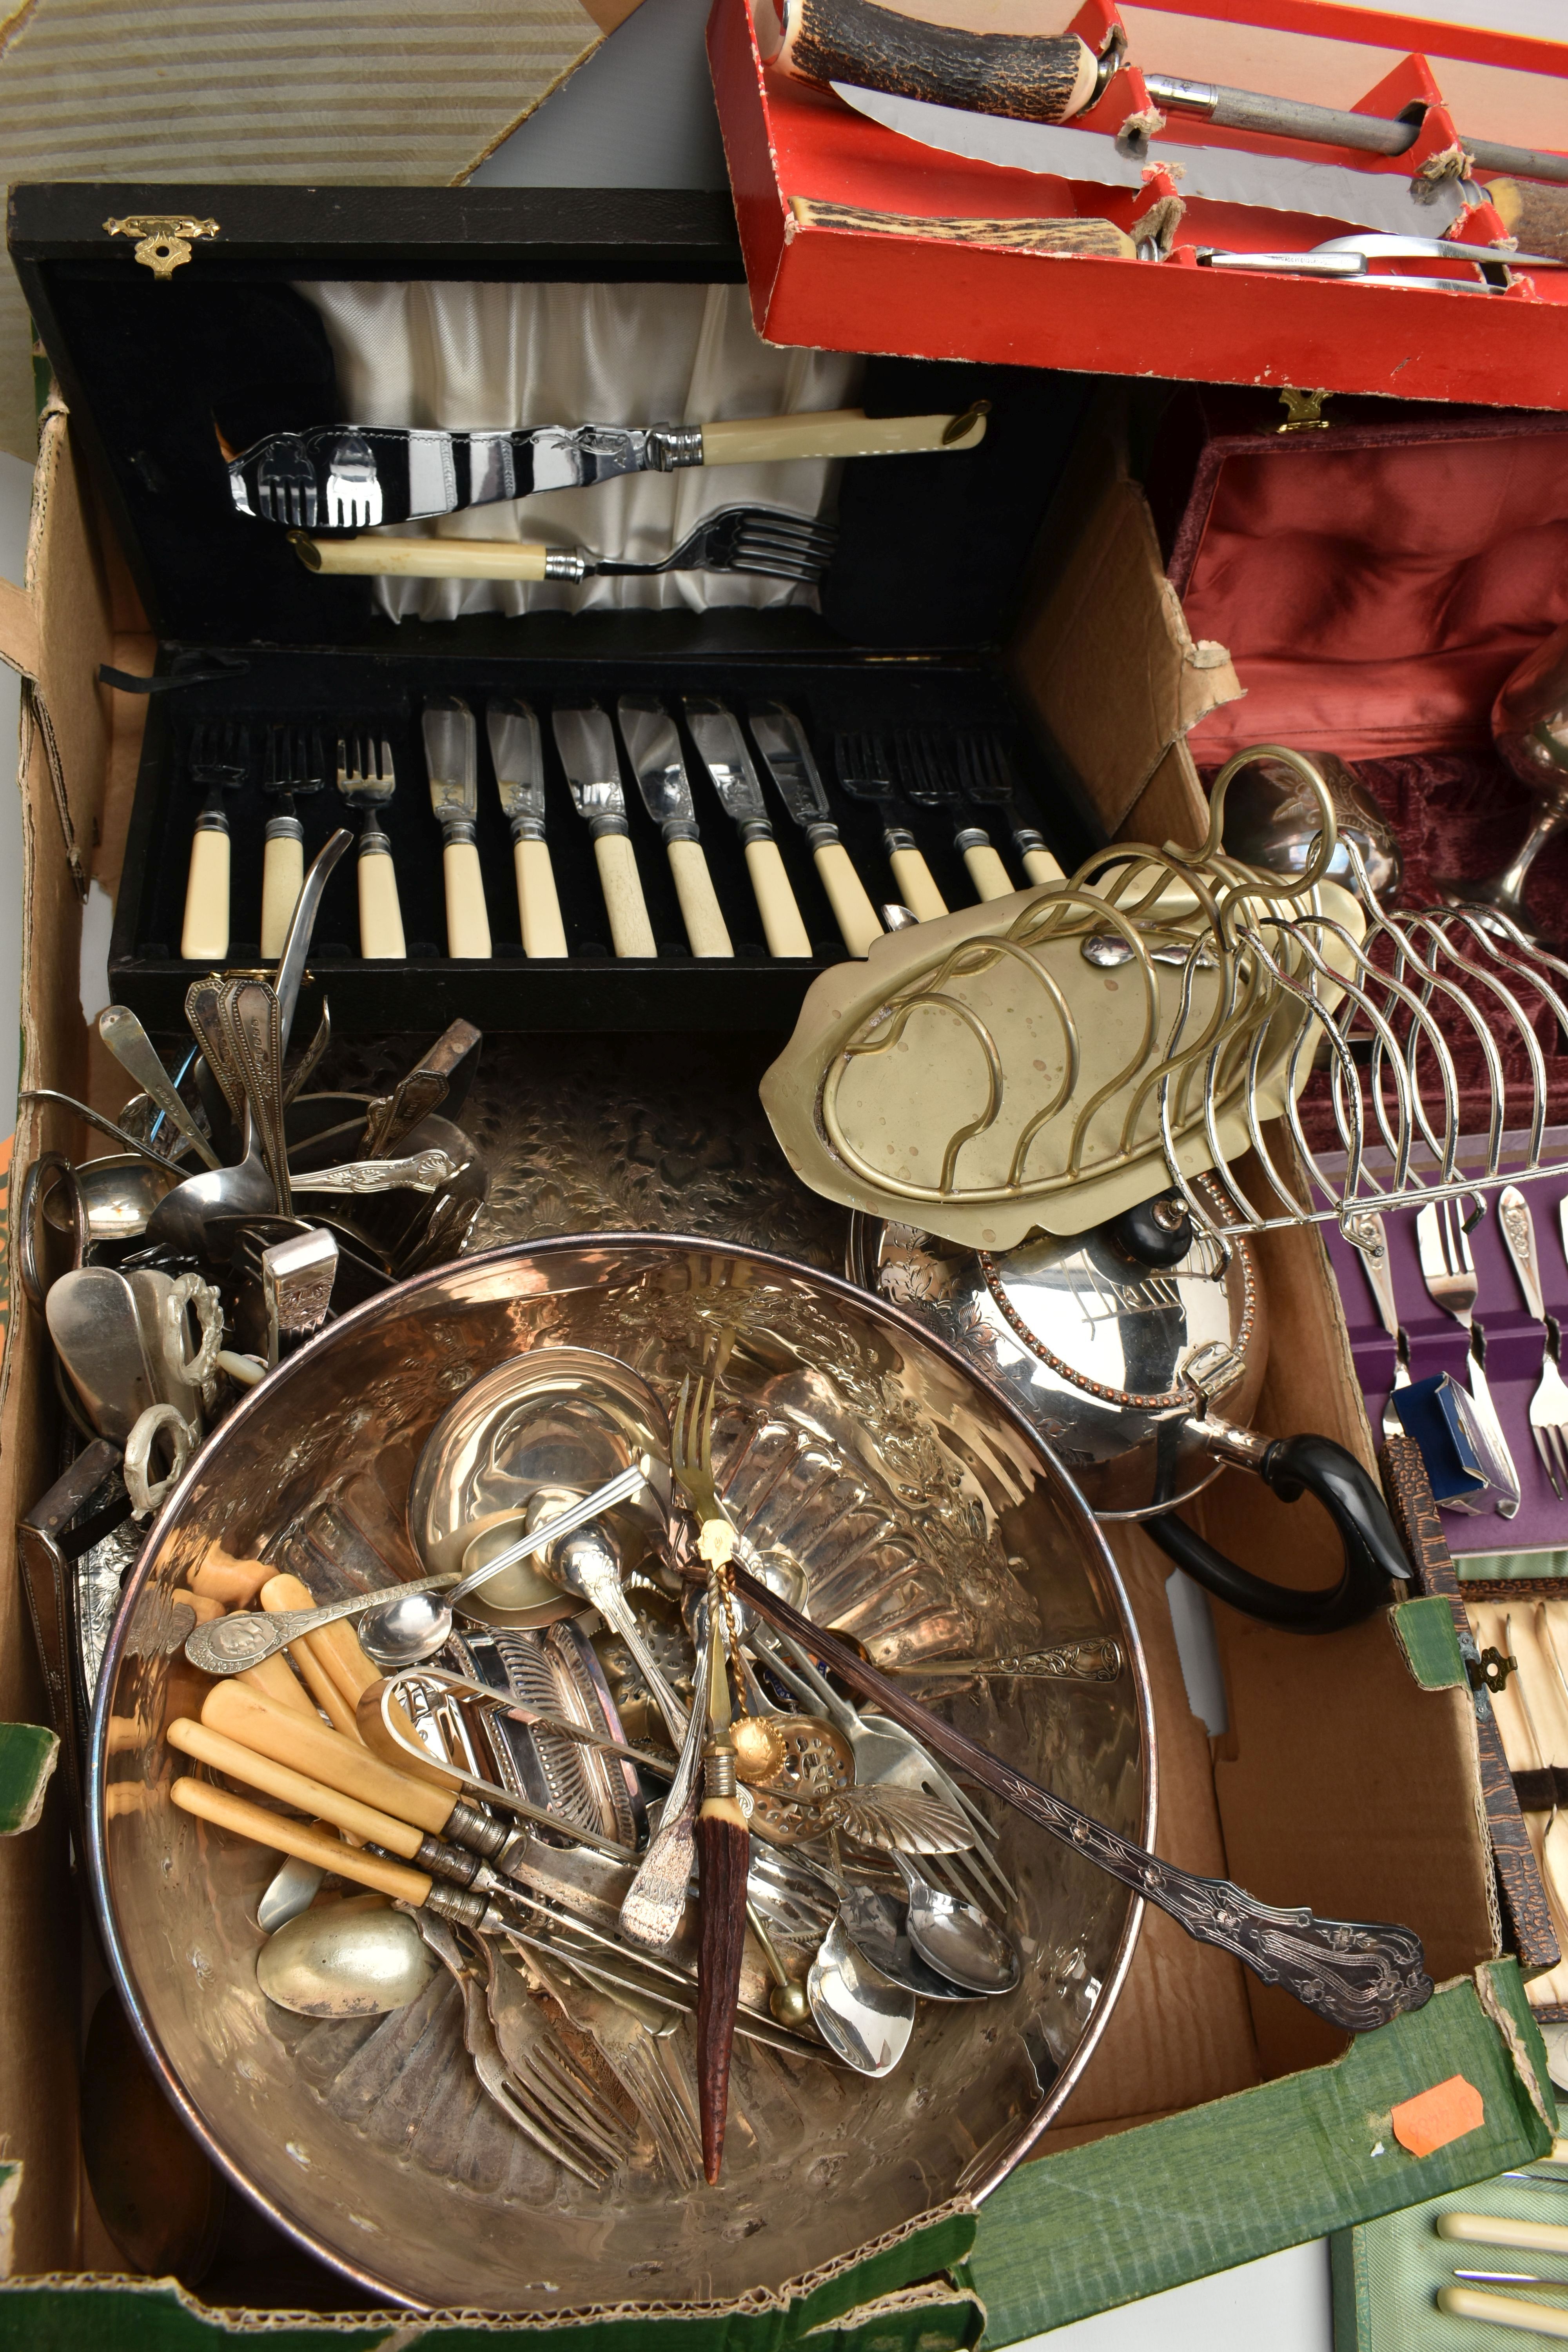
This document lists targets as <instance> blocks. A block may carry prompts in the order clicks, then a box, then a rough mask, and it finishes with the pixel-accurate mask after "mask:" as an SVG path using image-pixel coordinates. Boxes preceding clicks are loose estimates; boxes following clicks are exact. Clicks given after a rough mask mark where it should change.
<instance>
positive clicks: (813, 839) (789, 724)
mask: <svg viewBox="0 0 1568 2352" xmlns="http://www.w3.org/2000/svg"><path fill="white" fill-rule="evenodd" d="M751 727H752V742H753V743H754V744H755V745H756V747H757V750H758V751H760V752H761V754H762V757H763V765H764V767H765V768H766V769H767V772H768V773H769V775H770V776H771V777H772V778H773V788H774V790H775V791H776V792H777V793H778V796H779V798H780V799H781V800H782V801H783V803H784V806H785V808H786V809H787V810H788V811H789V813H790V815H791V816H792V817H793V818H794V819H795V823H796V824H798V825H799V827H800V829H801V831H802V833H804V834H805V838H806V842H807V844H808V845H809V847H810V850H811V854H812V856H813V858H814V859H815V861H816V870H817V872H818V874H820V875H821V877H822V887H823V888H824V889H825V890H826V893H827V899H828V904H829V905H830V906H831V908H833V915H834V919H835V921H836V922H837V925H838V929H839V931H840V932H841V934H842V935H843V940H844V944H845V946H846V947H847V949H848V950H849V952H850V954H851V955H852V956H863V955H865V954H866V953H867V951H868V949H869V947H870V945H871V942H872V940H879V939H880V938H881V936H882V922H881V918H880V917H879V914H878V912H877V909H876V908H875V907H873V906H872V904H871V901H870V899H869V898H868V897H867V896H866V887H865V885H864V883H863V882H862V881H861V879H860V877H859V876H858V874H857V873H856V871H855V868H854V866H853V864H852V863H851V861H850V856H849V852H848V851H847V849H846V848H845V846H844V844H843V842H842V841H841V840H840V839H839V837H838V827H837V825H836V824H834V823H833V821H832V819H831V817H830V816H829V814H828V811H827V793H826V790H825V788H824V785H823V782H822V778H821V777H820V776H819V775H818V774H817V772H816V761H815V760H814V759H813V758H812V756H811V746H810V744H809V743H808V742H807V741H806V737H805V728H804V727H803V726H802V725H801V723H800V720H799V719H797V718H796V717H795V713H794V711H793V710H790V709H786V708H785V706H784V704H783V703H782V702H770V703H769V704H768V705H767V707H766V708H765V709H763V710H760V711H758V712H757V713H756V715H755V716H754V717H753V718H752V722H751Z"/></svg>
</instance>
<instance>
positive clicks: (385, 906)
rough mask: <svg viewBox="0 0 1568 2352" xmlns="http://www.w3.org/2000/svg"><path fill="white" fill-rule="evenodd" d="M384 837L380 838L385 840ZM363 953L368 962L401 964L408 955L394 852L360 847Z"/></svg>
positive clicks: (364, 844) (364, 843) (358, 868)
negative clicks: (398, 896) (393, 860)
mask: <svg viewBox="0 0 1568 2352" xmlns="http://www.w3.org/2000/svg"><path fill="white" fill-rule="evenodd" d="M382 837H383V836H378V839H379V838H382ZM356 872H357V875H358V878H359V951H360V953H361V955H362V956H363V957H364V959H365V960H366V961H367V962H373V963H374V962H377V961H381V962H392V961H397V962H401V961H403V959H404V957H405V956H406V954H407V953H408V949H407V946H406V944H405V940H404V937H403V909H402V908H401V907H400V906H399V904H398V901H397V870H396V868H395V866H394V865H393V862H392V852H391V851H390V850H389V849H385V848H382V847H373V846H372V845H371V843H370V842H369V841H368V840H363V839H362V841H361V844H360V853H359V858H358V862H357V866H356Z"/></svg>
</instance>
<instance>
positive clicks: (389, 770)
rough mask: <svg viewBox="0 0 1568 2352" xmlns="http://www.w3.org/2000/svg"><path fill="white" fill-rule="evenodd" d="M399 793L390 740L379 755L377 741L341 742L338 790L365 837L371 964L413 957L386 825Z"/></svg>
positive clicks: (365, 930) (362, 876)
mask: <svg viewBox="0 0 1568 2352" xmlns="http://www.w3.org/2000/svg"><path fill="white" fill-rule="evenodd" d="M396 788H397V772H396V770H395V768H394V766H393V763H392V746H391V744H390V743H389V742H388V741H387V740H386V738H385V736H383V737H382V739H381V744H380V749H379V751H378V749H377V746H376V741H375V738H374V736H373V735H371V734H369V733H368V732H367V733H366V734H364V735H363V736H361V735H353V736H344V735H340V736H339V738H338V791H339V793H341V794H342V799H343V801H344V803H345V804H346V805H347V806H348V807H349V808H352V809H354V810H357V811H358V813H359V818H360V832H359V852H358V868H359V947H360V953H361V955H362V956H364V957H365V958H367V959H373V960H374V959H383V960H384V959H389V958H395V959H398V960H399V961H401V959H402V958H403V957H404V956H405V954H406V953H407V946H406V943H405V939H404V934H403V909H402V907H401V905H400V903H399V901H398V896H397V874H396V869H395V866H394V865H393V862H392V844H391V842H390V841H389V840H388V839H387V837H386V835H385V834H384V832H383V830H382V826H381V814H380V813H381V811H382V810H383V809H384V808H385V807H387V806H388V805H389V803H390V802H391V800H392V795H393V793H395V790H396Z"/></svg>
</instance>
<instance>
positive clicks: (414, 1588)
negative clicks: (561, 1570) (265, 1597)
mask: <svg viewBox="0 0 1568 2352" xmlns="http://www.w3.org/2000/svg"><path fill="white" fill-rule="evenodd" d="M461 1573H462V1571H461V1570H459V1569H448V1570H447V1572H446V1574H445V1575H443V1576H422V1577H420V1578H419V1579H418V1580H417V1581H416V1582H415V1583H412V1584H389V1585H385V1586H384V1587H383V1589H382V1590H381V1591H379V1592H355V1593H352V1594H351V1595H350V1597H349V1598H348V1600H346V1601H323V1602H322V1603H321V1607H320V1608H319V1609H279V1610H276V1611H273V1612H269V1613H268V1614H267V1615H263V1614H262V1613H261V1612H259V1611H258V1610H249V1609H247V1610H237V1611H236V1612H234V1613H233V1615H231V1616H228V1617H212V1618H209V1619H208V1620H207V1622H206V1623H205V1625H198V1626H197V1627H196V1629H195V1633H192V1634H191V1636H190V1638H189V1640H188V1641H187V1642H186V1643H185V1655H186V1657H187V1658H188V1659H189V1660H190V1663H191V1664H192V1665H193V1666H199V1667H200V1669H201V1671H202V1673H203V1674H204V1675H238V1674H243V1673H244V1672H245V1670H246V1668H247V1666H258V1665H260V1664H262V1663H263V1662H264V1661H265V1660H266V1659H268V1658H270V1657H272V1656H274V1655H275V1654H276V1653H277V1652H278V1651H279V1650H286V1649H287V1648H288V1647H289V1643H290V1642H297V1641H299V1639H300V1636H301V1634H304V1633H314V1632H315V1631H316V1628H317V1627H318V1625H334V1624H336V1622H337V1621H338V1619H339V1618H340V1617H357V1616H359V1615H360V1614H361V1613H362V1612H363V1611H364V1610H366V1609H384V1608H385V1607H386V1606H387V1604H388V1602H389V1601H403V1600H405V1599H406V1598H407V1597H408V1595H409V1594H410V1593H414V1592H442V1591H446V1589H447V1586H449V1585H453V1584H456V1583H457V1582H458V1578H459V1577H460V1575H461Z"/></svg>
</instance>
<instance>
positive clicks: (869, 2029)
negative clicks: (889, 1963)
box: [805, 1919, 915, 2074]
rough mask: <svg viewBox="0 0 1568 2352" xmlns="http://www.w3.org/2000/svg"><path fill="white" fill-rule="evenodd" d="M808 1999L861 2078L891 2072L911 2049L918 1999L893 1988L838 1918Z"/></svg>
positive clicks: (827, 2038)
mask: <svg viewBox="0 0 1568 2352" xmlns="http://www.w3.org/2000/svg"><path fill="white" fill-rule="evenodd" d="M805 1997H806V1999H807V2000H808V2001H809V2002H810V2003H811V2014H812V2017H813V2019H814V2021H815V2022H816V2030H817V2032H818V2033H820V2034H821V2036H822V2038H823V2040H824V2042H826V2044H827V2046H828V2048H829V2049H830V2050H831V2051H832V2052H833V2054H834V2056H835V2057H836V2058H842V2059H843V2061H844V2063H845V2064H846V2065H847V2066H853V2067H854V2069H855V2071H856V2073H857V2074H891V2073H892V2071H893V2069H894V2067H895V2066H896V2065H897V2064H898V2063H899V2061H900V2058H901V2057H902V2056H903V2054H904V2053H905V2051H906V2050H907V2049H908V2048H909V2046H910V2034H911V2033H912V2032H914V2025H915V1997H914V1995H913V1993H912V1992H909V1991H907V1990H905V1989H904V1987H903V1986H902V1985H895V1984H889V1981H888V1979H887V1978H886V1977H885V1976H883V1974H882V1973H881V1971H880V1969H874V1968H873V1967H872V1966H871V1963H870V1961H869V1960H868V1959H867V1958H866V1957H865V1955H864V1954H863V1953H862V1952H860V1951H858V1949H857V1948H856V1947H855V1945H854V1944H853V1943H852V1942H851V1941H850V1939H849V1933H848V1930H847V1927H845V1925H844V1922H843V1920H842V1919H835V1921H834V1922H833V1925H832V1927H829V1929H828V1931H827V1933H826V1936H825V1937H823V1939H822V1943H821V1945H820V1947H819V1948H818V1950H817V1955H816V1959H814V1960H813V1962H812V1964H811V1972H810V1974H809V1975H808V1977H807V1978H806V1980H805Z"/></svg>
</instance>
